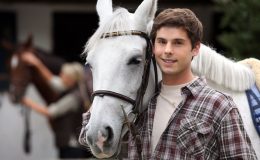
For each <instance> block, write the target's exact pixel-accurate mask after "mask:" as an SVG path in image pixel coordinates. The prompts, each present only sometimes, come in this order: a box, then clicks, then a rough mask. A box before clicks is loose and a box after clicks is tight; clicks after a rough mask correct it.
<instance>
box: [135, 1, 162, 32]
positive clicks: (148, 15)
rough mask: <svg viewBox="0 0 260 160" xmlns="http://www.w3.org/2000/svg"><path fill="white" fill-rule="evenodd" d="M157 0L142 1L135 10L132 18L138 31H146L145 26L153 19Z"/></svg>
mask: <svg viewBox="0 0 260 160" xmlns="http://www.w3.org/2000/svg"><path fill="white" fill-rule="evenodd" d="M157 1H158V0H144V1H143V2H142V3H141V4H140V6H139V7H138V8H137V9H136V11H135V13H134V16H135V19H136V25H137V27H138V29H139V28H140V29H142V30H145V31H146V29H147V28H146V27H147V25H148V24H149V23H150V22H152V20H153V19H154V16H155V13H156V10H157Z"/></svg>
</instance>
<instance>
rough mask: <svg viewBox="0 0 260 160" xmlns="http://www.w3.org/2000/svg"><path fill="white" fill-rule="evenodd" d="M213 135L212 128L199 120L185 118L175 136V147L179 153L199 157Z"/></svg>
mask: <svg viewBox="0 0 260 160" xmlns="http://www.w3.org/2000/svg"><path fill="white" fill-rule="evenodd" d="M212 135H213V127H212V125H210V124H209V123H207V122H203V121H201V120H199V119H195V118H191V117H186V118H185V119H183V120H182V121H181V124H180V129H179V132H178V135H177V146H178V147H179V148H180V151H181V152H183V151H184V152H185V153H187V154H189V155H193V156H199V155H201V154H203V153H204V151H205V150H204V149H205V146H206V145H207V144H208V142H209V140H210V139H211V137H212Z"/></svg>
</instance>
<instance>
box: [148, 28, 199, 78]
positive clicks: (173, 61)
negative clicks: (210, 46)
mask: <svg viewBox="0 0 260 160" xmlns="http://www.w3.org/2000/svg"><path fill="white" fill-rule="evenodd" d="M198 50H199V45H197V46H195V48H194V49H192V45H191V41H190V39H189V37H188V35H187V32H186V31H185V30H184V29H183V28H176V27H162V28H160V29H159V30H158V31H157V34H156V37H155V42H154V49H153V51H154V54H155V58H156V61H157V63H158V65H159V67H160V69H161V71H162V76H163V79H170V80H171V79H173V78H176V77H179V78H180V77H182V78H184V79H185V78H187V77H188V76H190V74H191V60H192V57H193V56H195V55H197V54H198Z"/></svg>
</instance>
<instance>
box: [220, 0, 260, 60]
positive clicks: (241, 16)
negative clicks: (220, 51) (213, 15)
mask: <svg viewBox="0 0 260 160" xmlns="http://www.w3.org/2000/svg"><path fill="white" fill-rule="evenodd" d="M215 2H216V4H217V9H218V11H220V12H221V13H223V17H222V19H221V23H220V27H221V29H223V30H224V32H223V33H221V34H220V35H219V36H218V41H219V42H220V43H221V44H222V45H223V46H224V47H225V48H226V49H227V53H230V55H228V56H232V57H236V58H238V59H242V58H248V57H255V58H260V0H215Z"/></svg>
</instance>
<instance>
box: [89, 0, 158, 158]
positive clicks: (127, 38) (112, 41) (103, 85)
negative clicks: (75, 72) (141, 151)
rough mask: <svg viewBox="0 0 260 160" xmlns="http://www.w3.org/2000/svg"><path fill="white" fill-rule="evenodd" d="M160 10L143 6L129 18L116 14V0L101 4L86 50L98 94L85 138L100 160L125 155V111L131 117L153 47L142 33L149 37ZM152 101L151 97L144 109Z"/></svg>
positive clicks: (152, 0) (152, 4) (148, 1)
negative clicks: (148, 51) (122, 142)
mask: <svg viewBox="0 0 260 160" xmlns="http://www.w3.org/2000/svg"><path fill="white" fill-rule="evenodd" d="M156 7H157V1H156V0H144V1H143V2H142V4H141V5H140V6H139V7H138V8H137V10H136V11H135V12H134V13H129V12H128V11H127V10H126V9H124V8H118V9H116V10H115V11H113V8H112V2H111V0H98V2H97V12H98V15H99V18H100V22H99V28H98V29H97V31H96V32H95V33H94V35H93V36H92V37H91V38H90V39H89V41H88V42H87V44H86V49H85V52H86V53H87V58H86V61H87V63H88V64H89V65H90V66H91V68H92V74H93V91H94V97H93V98H94V99H93V103H92V107H91V118H90V121H89V123H88V125H87V129H86V133H85V134H86V135H85V137H86V141H87V143H88V146H89V147H90V148H91V151H92V153H93V154H94V155H95V156H96V157H98V158H108V157H111V156H115V155H116V154H117V151H118V149H120V140H121V137H122V135H123V134H124V133H122V132H123V128H124V127H123V126H124V120H125V117H124V112H123V110H124V111H125V112H126V113H127V114H129V113H130V112H131V111H132V110H133V104H134V103H135V102H134V101H135V100H136V99H137V97H138V96H137V95H138V90H139V88H140V86H141V82H142V75H143V74H144V73H143V72H144V68H145V67H144V66H145V65H144V64H145V58H146V54H145V53H146V47H147V45H148V43H147V40H146V39H145V38H144V37H143V35H142V34H139V32H143V33H148V32H149V31H148V29H147V28H149V26H148V24H149V23H150V22H151V21H152V20H153V18H154V15H155V12H156ZM133 30H134V32H130V31H133ZM149 70H150V68H149ZM146 81H148V80H146ZM151 83H153V84H151ZM152 85H154V81H153V82H151V81H149V84H148V91H147V92H149V93H152V92H153V89H151V88H153V87H151V86H152ZM147 101H148V98H147V96H146V97H145V98H144V103H145V102H147Z"/></svg>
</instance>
